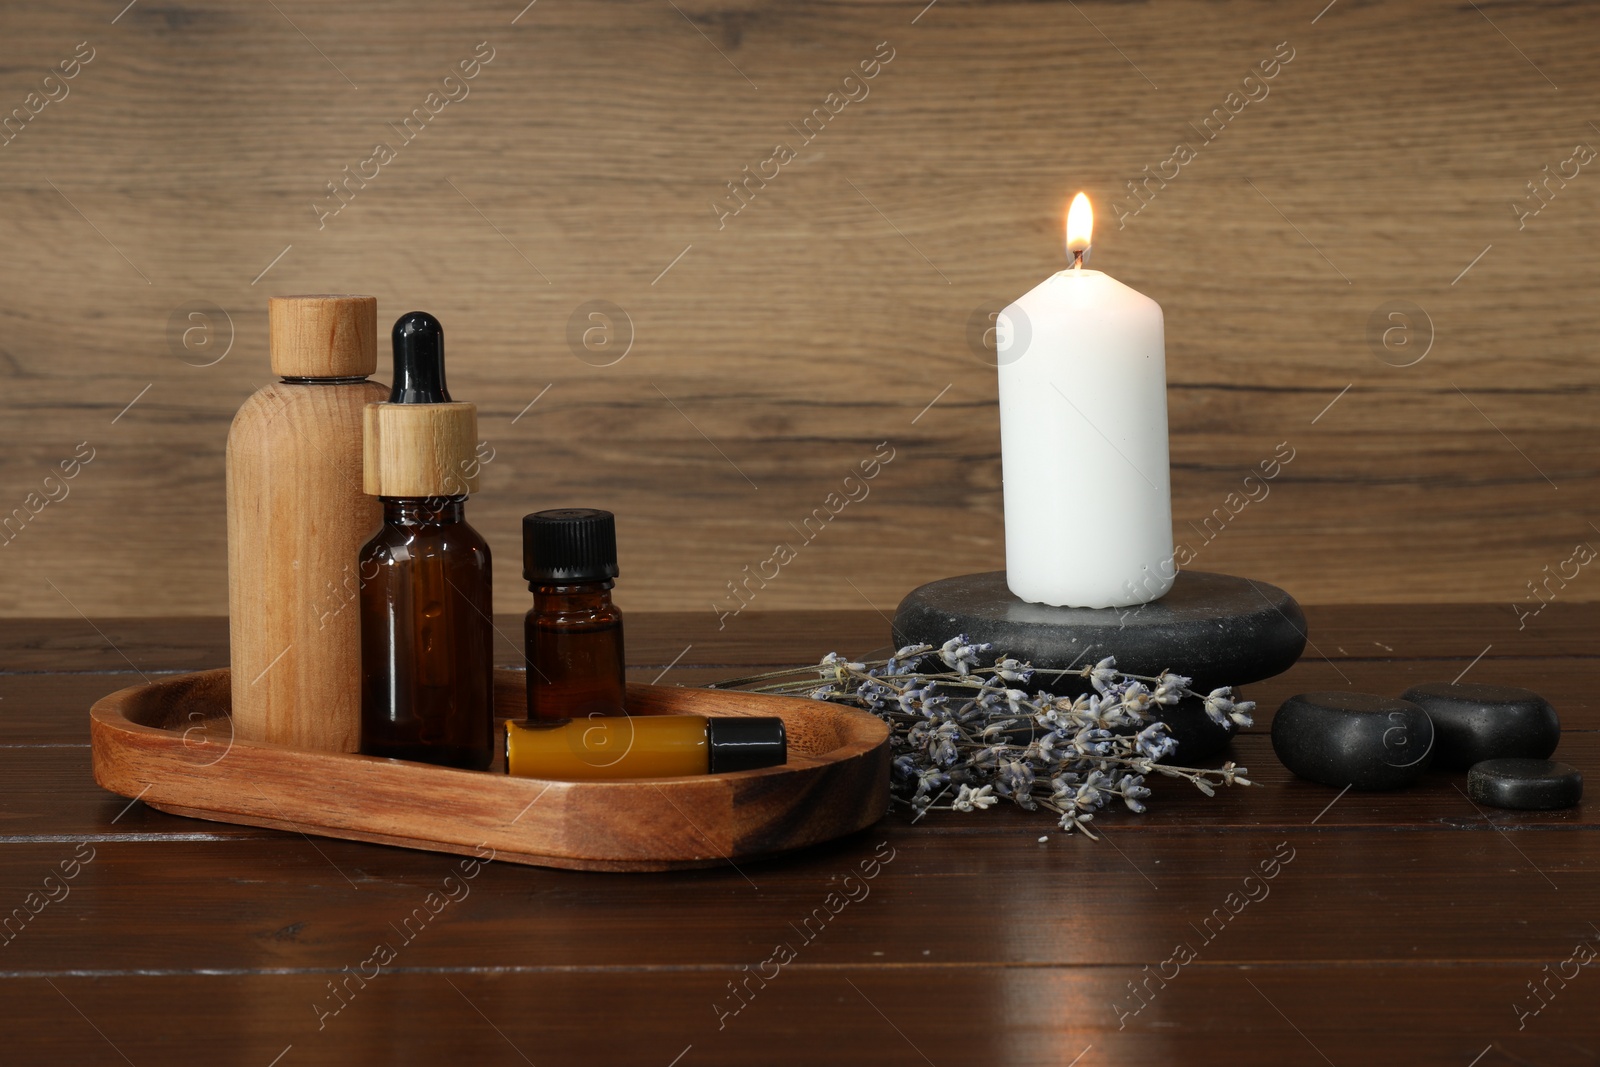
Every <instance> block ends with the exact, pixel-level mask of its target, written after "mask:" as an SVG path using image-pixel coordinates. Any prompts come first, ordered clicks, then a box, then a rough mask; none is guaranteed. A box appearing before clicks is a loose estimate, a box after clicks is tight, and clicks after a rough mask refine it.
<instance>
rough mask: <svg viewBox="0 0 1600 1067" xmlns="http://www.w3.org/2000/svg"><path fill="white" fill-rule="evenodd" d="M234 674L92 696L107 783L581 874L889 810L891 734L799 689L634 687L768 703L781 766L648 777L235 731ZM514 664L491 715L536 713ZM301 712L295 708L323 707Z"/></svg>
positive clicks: (660, 706)
mask: <svg viewBox="0 0 1600 1067" xmlns="http://www.w3.org/2000/svg"><path fill="white" fill-rule="evenodd" d="M229 688H230V686H229V677H228V673H227V672H226V671H203V672H200V673H198V674H185V675H179V676H177V677H174V678H165V679H162V680H161V681H158V682H153V683H148V684H145V685H141V686H136V687H133V688H130V689H123V690H121V691H119V692H117V693H113V694H111V695H109V696H107V697H105V698H104V699H102V700H99V701H97V702H96V703H95V705H94V708H93V712H92V721H91V725H90V744H91V747H92V749H93V754H94V778H95V781H96V782H97V783H99V784H100V785H102V786H104V787H105V788H106V789H109V790H111V791H113V792H116V793H121V794H122V795H123V796H127V797H131V798H133V799H135V800H139V799H142V800H143V801H144V802H145V803H146V804H148V805H150V806H152V807H156V808H159V809H161V810H162V811H167V812H171V813H173V814H175V815H186V816H192V817H195V818H200V819H209V820H216V821H220V822H227V823H243V824H245V825H248V826H266V827H270V828H273V829H280V830H294V831H297V832H299V833H301V834H307V833H310V834H316V835H319V836H327V837H338V838H345V839H348V840H353V841H370V842H377V843H380V844H387V845H400V846H403V847H406V848H417V849H426V850H431V851H436V852H450V853H456V854H458V855H463V856H468V857H475V858H477V859H480V860H486V859H491V858H492V859H495V860H498V861H501V862H507V863H528V864H535V865H538V866H548V867H569V868H573V869H577V870H599V871H654V870H670V869H674V868H679V867H704V866H712V865H720V864H723V863H737V862H744V861H747V860H750V859H754V858H757V857H761V856H764V855H768V854H770V853H774V852H783V851H788V850H791V849H797V848H804V847H806V846H808V845H814V844H817V843H818V842H820V841H827V840H830V839H832V838H835V837H839V836H841V835H844V834H850V833H854V832H856V831H857V830H861V829H864V828H866V827H868V826H870V825H872V824H873V823H875V822H877V821H878V820H879V819H880V818H882V817H883V814H884V813H885V812H886V811H887V810H888V807H889V731H888V727H887V726H886V725H884V723H883V722H882V721H881V720H879V719H877V718H876V717H874V716H871V715H868V714H866V713H865V712H860V711H852V710H851V709H848V708H840V707H837V706H834V705H829V704H819V703H816V702H814V701H808V700H803V699H797V698H794V697H763V696H755V695H752V694H747V693H731V692H713V691H709V690H704V689H679V688H673V687H670V686H649V685H638V684H635V685H630V686H629V687H628V693H627V703H628V708H629V711H630V713H632V714H640V715H662V714H680V715H681V714H696V715H775V716H778V717H781V718H782V719H783V720H784V724H785V726H786V728H787V733H788V741H789V759H788V762H787V763H785V764H784V765H782V766H779V767H767V768H763V769H760V770H749V771H736V772H729V773H726V774H717V775H695V776H688V777H673V778H665V779H649V780H641V781H637V782H635V781H604V780H596V781H581V782H578V781H554V780H545V779H538V778H528V777H518V778H512V777H508V776H507V775H506V774H504V773H503V771H504V756H503V752H502V753H499V754H497V755H496V759H495V766H496V767H497V768H499V770H498V771H496V770H495V768H491V770H490V772H488V773H483V772H476V771H461V770H456V769H453V768H444V767H432V766H428V765H426V764H420V763H412V762H408V761H404V760H388V759H380V758H377V757H374V756H363V755H355V754H346V753H343V752H326V751H320V752H319V751H310V750H306V749H298V748H289V747H286V746H283V745H280V744H273V743H261V742H259V741H256V740H254V739H250V738H244V737H240V736H239V735H238V734H237V732H236V730H235V729H234V727H233V725H232V723H231V722H230V720H229V715H228V706H229ZM525 695H526V688H525V684H524V681H523V678H522V676H521V675H520V674H516V673H513V672H511V671H499V672H497V673H496V676H495V706H496V707H495V710H496V712H497V713H498V714H499V715H501V716H502V717H504V716H507V715H509V716H513V717H516V718H518V719H521V718H522V717H524V716H526V714H527V703H526V699H525ZM319 710H320V709H318V708H317V707H316V706H315V705H312V706H310V707H301V708H299V709H297V711H298V712H299V713H301V714H305V713H307V712H310V713H313V714H314V713H316V712H317V711H319Z"/></svg>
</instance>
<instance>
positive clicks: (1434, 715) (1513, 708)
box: [1400, 682, 1561, 771]
mask: <svg viewBox="0 0 1600 1067" xmlns="http://www.w3.org/2000/svg"><path fill="white" fill-rule="evenodd" d="M1400 699H1402V700H1409V701H1411V703H1413V704H1415V705H1417V706H1418V707H1420V708H1421V709H1422V710H1423V711H1426V712H1427V713H1428V718H1430V719H1432V720H1433V728H1434V743H1433V763H1434V766H1436V767H1442V768H1444V769H1446V770H1452V771H1464V770H1466V769H1467V768H1468V767H1471V766H1472V765H1473V764H1474V763H1481V762H1482V761H1484V760H1488V759H1497V758H1500V757H1506V758H1510V757H1517V758H1522V759H1546V758H1548V757H1549V755H1550V753H1552V752H1554V751H1555V750H1556V745H1557V744H1559V743H1560V742H1561V718H1560V716H1558V715H1557V714H1556V709H1555V708H1553V707H1551V706H1550V702H1549V701H1547V700H1545V698H1544V697H1542V696H1540V695H1539V694H1538V693H1534V692H1530V691H1529V690H1527V689H1516V688H1513V687H1511V686H1501V685H1473V684H1471V683H1467V684H1465V685H1455V684H1452V683H1450V682H1428V683H1426V684H1424V685H1414V686H1412V687H1411V688H1410V689H1407V690H1406V691H1405V692H1404V693H1401V694H1400Z"/></svg>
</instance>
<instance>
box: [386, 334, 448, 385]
mask: <svg viewBox="0 0 1600 1067" xmlns="http://www.w3.org/2000/svg"><path fill="white" fill-rule="evenodd" d="M393 337H394V388H393V389H391V390H390V391H389V403H391V404H448V403H450V391H449V390H448V389H446V388H445V386H444V327H443V326H440V325H439V320H438V319H436V318H434V317H433V316H432V315H430V314H428V313H427V312H426V311H408V312H406V313H405V314H404V315H401V316H400V317H399V318H398V319H396V320H395V323H394V334H393Z"/></svg>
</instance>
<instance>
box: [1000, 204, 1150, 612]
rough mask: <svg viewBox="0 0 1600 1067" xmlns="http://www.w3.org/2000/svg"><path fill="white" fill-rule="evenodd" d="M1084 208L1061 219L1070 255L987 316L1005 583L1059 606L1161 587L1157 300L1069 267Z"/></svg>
mask: <svg viewBox="0 0 1600 1067" xmlns="http://www.w3.org/2000/svg"><path fill="white" fill-rule="evenodd" d="M1092 224H1093V217H1092V215H1091V214H1090V212H1089V202H1088V200H1087V198H1085V197H1084V195H1083V194H1082V193H1079V194H1078V196H1077V197H1076V198H1075V199H1074V200H1073V205H1072V210H1071V211H1069V212H1068V217H1067V247H1068V250H1069V251H1071V252H1072V253H1073V254H1074V266H1072V267H1069V268H1067V269H1066V270H1063V271H1060V272H1058V273H1056V274H1054V275H1052V276H1051V277H1049V278H1046V279H1045V280H1044V281H1043V282H1041V283H1040V284H1039V285H1038V286H1036V287H1035V288H1034V289H1033V290H1031V291H1030V292H1029V293H1027V294H1026V295H1025V296H1022V297H1020V298H1018V299H1017V300H1016V301H1015V302H1014V303H1012V304H1011V305H1010V306H1009V307H1007V308H1006V309H1005V311H1004V312H1002V313H1001V316H1000V318H999V319H998V320H997V326H998V327H999V328H998V330H997V331H996V338H997V346H996V347H997V350H998V351H997V354H998V356H999V364H1000V456H1001V466H1002V470H1003V477H1004V481H1005V516H1006V584H1007V585H1008V586H1009V587H1010V589H1011V591H1012V592H1013V593H1015V594H1016V595H1017V596H1019V597H1021V598H1022V599H1023V600H1026V601H1029V602H1031V603H1035V604H1054V605H1056V606H1059V607H1081V608H1111V607H1126V606H1129V605H1132V604H1143V603H1146V602H1148V601H1151V600H1155V599H1156V598H1158V597H1160V596H1162V595H1163V594H1164V593H1166V592H1167V590H1168V589H1170V588H1172V580H1173V578H1174V577H1175V576H1176V574H1177V564H1176V563H1175V562H1174V560H1173V551H1172V494H1171V475H1170V472H1169V470H1168V465H1167V370H1166V346H1165V341H1164V338H1163V331H1162V319H1161V305H1160V304H1157V303H1156V302H1155V301H1154V300H1151V299H1150V298H1149V297H1147V296H1145V295H1144V294H1142V293H1139V292H1136V291H1135V290H1133V289H1130V288H1128V287H1127V286H1126V285H1123V284H1122V283H1121V282H1119V281H1117V280H1116V279H1115V278H1112V277H1110V276H1109V275H1107V274H1105V273H1103V272H1101V271H1097V270H1084V269H1082V253H1083V252H1085V251H1087V249H1088V247H1089V241H1090V236H1091V234H1090V227H1091V226H1092Z"/></svg>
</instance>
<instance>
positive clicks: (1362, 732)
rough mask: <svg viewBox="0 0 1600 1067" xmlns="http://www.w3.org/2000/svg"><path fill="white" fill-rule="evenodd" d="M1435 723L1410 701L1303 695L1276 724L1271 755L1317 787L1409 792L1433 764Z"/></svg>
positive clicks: (1280, 714) (1291, 702)
mask: <svg viewBox="0 0 1600 1067" xmlns="http://www.w3.org/2000/svg"><path fill="white" fill-rule="evenodd" d="M1433 746H1434V738H1433V723H1431V722H1430V721H1429V720H1428V713H1427V712H1425V711H1423V710H1422V709H1421V708H1419V707H1417V706H1416V705H1415V704H1413V703H1411V702H1410V701H1407V700H1397V699H1395V698H1394V697H1383V696H1377V695H1375V694H1372V693H1342V692H1340V693H1301V694H1300V695H1299V696H1292V697H1290V698H1289V699H1288V700H1285V701H1284V702H1283V706H1282V707H1280V708H1279V709H1278V713H1277V715H1275V716H1274V717H1273V719H1272V750H1273V751H1274V752H1276V753H1277V754H1278V759H1279V760H1281V761H1282V763H1283V765H1284V766H1285V767H1287V768H1289V769H1290V770H1291V771H1293V772H1294V773H1295V774H1297V775H1299V776H1300V777H1301V778H1309V779H1310V780H1311V781H1313V782H1321V783H1322V784H1323V785H1332V786H1338V787H1340V788H1343V787H1344V786H1347V785H1348V786H1352V787H1354V788H1356V789H1404V788H1405V787H1406V786H1408V785H1411V784H1412V783H1413V782H1415V781H1416V780H1417V779H1418V778H1420V777H1422V772H1423V771H1425V770H1427V769H1428V764H1429V763H1430V762H1431V761H1432V758H1433Z"/></svg>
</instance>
